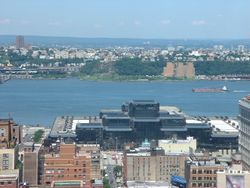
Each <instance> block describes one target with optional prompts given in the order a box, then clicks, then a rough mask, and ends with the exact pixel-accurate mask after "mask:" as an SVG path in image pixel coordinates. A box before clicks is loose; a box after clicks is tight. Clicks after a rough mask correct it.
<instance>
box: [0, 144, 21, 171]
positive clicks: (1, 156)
mask: <svg viewBox="0 0 250 188" xmlns="http://www.w3.org/2000/svg"><path fill="white" fill-rule="evenodd" d="M17 158H18V148H17V147H15V148H11V149H4V148H3V149H0V171H1V170H13V169H15V167H16V163H17Z"/></svg>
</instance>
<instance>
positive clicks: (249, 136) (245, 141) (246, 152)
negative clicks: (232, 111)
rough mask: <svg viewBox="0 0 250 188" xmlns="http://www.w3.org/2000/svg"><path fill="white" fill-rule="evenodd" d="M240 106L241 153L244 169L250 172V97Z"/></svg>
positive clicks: (242, 100)
mask: <svg viewBox="0 0 250 188" xmlns="http://www.w3.org/2000/svg"><path fill="white" fill-rule="evenodd" d="M239 105H240V114H239V119H240V142H239V146H240V148H239V149H240V152H241V155H242V164H243V168H244V169H246V170H250V95H249V96H246V97H244V98H243V99H241V100H240V102H239Z"/></svg>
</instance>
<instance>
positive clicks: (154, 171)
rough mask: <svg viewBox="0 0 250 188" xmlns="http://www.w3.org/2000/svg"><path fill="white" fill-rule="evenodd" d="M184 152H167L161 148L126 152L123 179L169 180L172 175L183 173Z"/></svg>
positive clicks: (185, 157)
mask: <svg viewBox="0 0 250 188" xmlns="http://www.w3.org/2000/svg"><path fill="white" fill-rule="evenodd" d="M186 159H187V155H186V154H175V153H168V154H166V155H165V154H164V151H163V150H159V151H147V152H145V151H144V152H143V151H142V152H140V151H139V152H127V153H126V154H125V156H124V169H125V170H124V179H125V181H143V182H151V181H155V182H160V181H164V182H170V181H171V176H172V175H178V176H183V177H184V174H185V161H186Z"/></svg>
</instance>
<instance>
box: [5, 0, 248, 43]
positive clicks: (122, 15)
mask: <svg viewBox="0 0 250 188" xmlns="http://www.w3.org/2000/svg"><path fill="white" fill-rule="evenodd" d="M0 34H14V35H17V34H21V35H45V36H74V37H115V38H167V39H173V38H250V0H40V1H38V0H1V2H0Z"/></svg>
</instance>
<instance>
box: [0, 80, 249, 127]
mask: <svg viewBox="0 0 250 188" xmlns="http://www.w3.org/2000/svg"><path fill="white" fill-rule="evenodd" d="M224 85H225V86H227V88H228V89H229V90H230V92H225V93H193V92H192V88H221V87H223V86H224ZM247 94H250V81H154V82H102V81H81V80H78V79H62V80H10V81H8V82H6V83H4V84H0V118H8V117H12V118H13V119H14V120H15V121H16V122H17V123H22V124H31V125H36V124H41V125H45V126H48V127H50V126H51V125H52V123H53V121H54V119H55V117H56V116H61V115H76V116H84V115H98V114H99V112H100V110H101V109H110V108H112V109H113V108H114V109H119V108H120V106H121V104H122V103H123V102H125V101H128V100H132V99H154V100H156V101H158V102H160V104H161V105H174V106H177V107H179V108H180V109H181V110H182V111H184V112H185V113H186V114H188V115H206V116H217V115H219V116H221V115H222V116H232V117H235V116H237V115H238V111H239V107H238V101H239V100H240V99H241V98H242V97H243V96H246V95H247Z"/></svg>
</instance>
